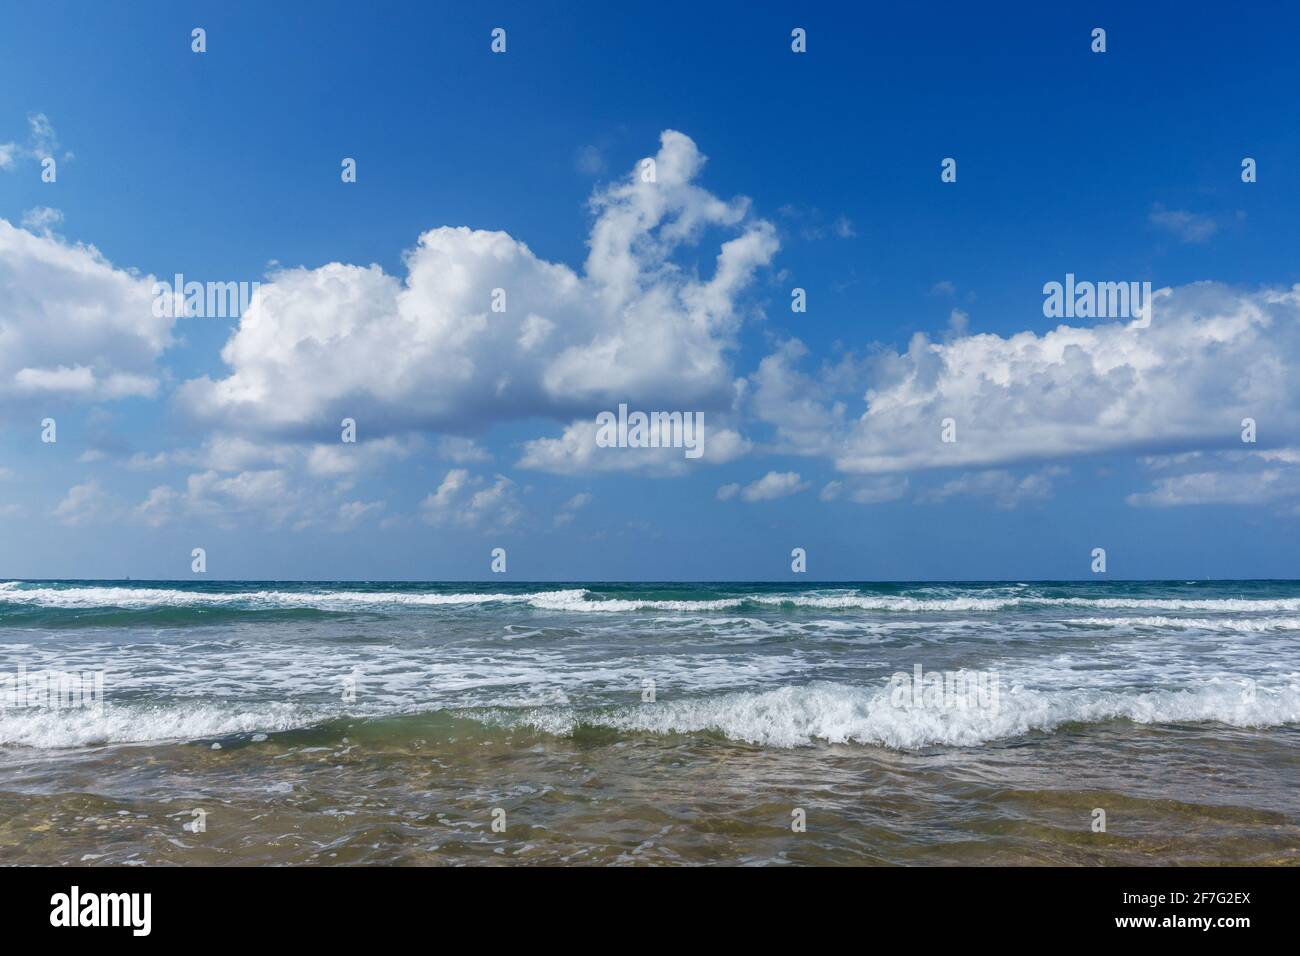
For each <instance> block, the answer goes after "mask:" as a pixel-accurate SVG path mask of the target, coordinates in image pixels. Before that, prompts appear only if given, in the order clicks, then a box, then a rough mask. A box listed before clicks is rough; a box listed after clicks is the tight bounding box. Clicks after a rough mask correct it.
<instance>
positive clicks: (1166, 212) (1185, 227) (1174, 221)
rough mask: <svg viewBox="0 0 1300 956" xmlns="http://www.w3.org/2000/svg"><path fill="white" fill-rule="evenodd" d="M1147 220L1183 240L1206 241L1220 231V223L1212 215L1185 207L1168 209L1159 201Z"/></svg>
mask: <svg viewBox="0 0 1300 956" xmlns="http://www.w3.org/2000/svg"><path fill="white" fill-rule="evenodd" d="M1147 221H1148V222H1150V223H1151V225H1153V226H1156V227H1158V228H1160V229H1163V230H1165V231H1166V232H1168V233H1170V234H1171V235H1173V236H1175V237H1177V238H1178V239H1179V240H1180V241H1181V242H1205V241H1206V240H1207V239H1209V238H1210V237H1211V236H1213V235H1214V234H1215V233H1216V232H1218V231H1219V224H1218V223H1217V222H1215V221H1214V219H1213V218H1212V217H1210V216H1203V215H1201V214H1199V213H1194V212H1188V211H1187V210H1185V209H1166V208H1165V207H1164V206H1162V205H1160V204H1159V203H1156V205H1155V206H1153V207H1152V208H1151V213H1150V214H1149V215H1148V216H1147Z"/></svg>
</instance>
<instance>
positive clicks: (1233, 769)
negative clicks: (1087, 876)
mask: <svg viewBox="0 0 1300 956" xmlns="http://www.w3.org/2000/svg"><path fill="white" fill-rule="evenodd" d="M1297 863H1300V582H1295V581H1088V582H1050V581H1037V582H1035V581H1025V582H1006V581H1002V582H953V583H935V582H915V583H906V582H899V583H861V584H859V583H830V582H823V583H807V584H802V583H801V584H794V583H787V582H782V583H734V582H733V583H581V582H567V583H546V584H537V583H531V584H530V583H503V582H500V581H491V582H476V583H467V582H459V583H419V582H401V583H391V582H361V581H347V582H320V581H317V582H289V581H256V582H251V581H226V582H204V583H192V582H174V581H150V582H143V581H70V580H69V581H18V580H10V581H0V864H104V865H188V864H208V865H211V864H216V865H222V864H238V865H258V864H279V865H295V864H306V865H335V864H338V865H343V864H372V865H428V866H436V865H773V866H791V865H930V866H934V865H963V866H1006V865H1051V864H1056V865H1060V864H1064V865H1074V864H1078V865H1125V864H1137V865H1143V864H1160V865H1170V864H1174V865H1178V864H1187V865H1196V864H1202V865H1207V864H1214V865H1217V864H1246V865H1295V864H1297Z"/></svg>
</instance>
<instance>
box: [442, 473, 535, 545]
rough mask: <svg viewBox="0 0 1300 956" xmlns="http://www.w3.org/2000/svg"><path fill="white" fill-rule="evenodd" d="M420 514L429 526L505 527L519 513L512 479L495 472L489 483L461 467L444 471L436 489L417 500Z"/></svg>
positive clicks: (514, 521) (519, 515)
mask: <svg viewBox="0 0 1300 956" xmlns="http://www.w3.org/2000/svg"><path fill="white" fill-rule="evenodd" d="M420 513H421V517H423V518H424V520H425V521H426V522H428V523H429V524H432V525H443V524H451V525H458V526H460V527H463V528H480V527H482V528H484V529H485V530H493V529H500V528H508V527H510V526H511V525H514V524H515V523H516V522H518V521H519V519H520V518H521V517H522V516H523V507H522V505H521V504H520V502H519V499H518V495H517V493H516V486H515V483H514V482H513V481H511V480H510V479H509V478H507V477H506V476H505V475H496V476H495V477H494V479H493V481H492V483H491V484H489V483H487V482H486V481H485V480H484V479H483V477H482V476H478V475H475V476H471V475H470V473H469V472H468V471H467V470H466V469H464V468H453V469H452V470H451V471H449V472H447V475H446V477H445V478H443V480H442V484H440V485H439V486H438V488H437V490H436V491H434V492H433V493H431V494H429V495H428V496H427V497H426V498H425V499H424V500H423V501H422V502H420Z"/></svg>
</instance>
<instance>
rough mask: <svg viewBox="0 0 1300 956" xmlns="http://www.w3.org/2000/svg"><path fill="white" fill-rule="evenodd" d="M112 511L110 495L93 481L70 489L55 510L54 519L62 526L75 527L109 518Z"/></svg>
mask: <svg viewBox="0 0 1300 956" xmlns="http://www.w3.org/2000/svg"><path fill="white" fill-rule="evenodd" d="M111 510H112V504H111V499H110V497H109V495H108V493H107V492H106V491H105V490H104V489H103V488H102V487H101V486H100V484H99V482H98V481H97V480H94V479H91V480H90V481H87V482H84V483H83V484H80V485H73V486H72V487H71V488H69V489H68V493H67V494H66V495H65V496H64V497H63V500H62V501H60V502H59V503H58V505H56V506H55V508H54V518H55V520H56V521H58V522H59V523H60V524H65V525H69V526H72V527H75V526H77V525H84V524H90V523H91V522H93V521H96V520H99V519H101V518H105V517H108V515H109V513H110V511H111Z"/></svg>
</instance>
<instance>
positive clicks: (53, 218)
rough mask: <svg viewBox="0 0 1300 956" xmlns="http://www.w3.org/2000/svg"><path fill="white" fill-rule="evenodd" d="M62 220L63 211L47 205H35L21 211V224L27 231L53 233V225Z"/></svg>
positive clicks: (42, 233)
mask: <svg viewBox="0 0 1300 956" xmlns="http://www.w3.org/2000/svg"><path fill="white" fill-rule="evenodd" d="M62 222H63V213H62V212H60V211H59V210H57V209H53V208H51V207H49V206H36V207H35V208H33V209H28V210H27V211H26V212H25V213H23V220H22V226H23V228H24V229H26V230H28V231H29V232H34V233H37V234H38V235H42V236H49V235H51V234H53V232H54V227H55V226H58V225H59V224H60V223H62Z"/></svg>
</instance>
